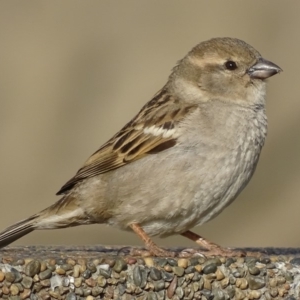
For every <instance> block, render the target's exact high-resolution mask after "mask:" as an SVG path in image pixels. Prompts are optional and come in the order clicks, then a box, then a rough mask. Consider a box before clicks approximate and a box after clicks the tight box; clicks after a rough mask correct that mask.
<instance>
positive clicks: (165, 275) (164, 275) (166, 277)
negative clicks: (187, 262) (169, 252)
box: [161, 271, 174, 282]
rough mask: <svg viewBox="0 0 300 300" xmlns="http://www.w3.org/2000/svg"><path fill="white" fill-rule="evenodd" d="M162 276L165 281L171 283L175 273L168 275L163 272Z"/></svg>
mask: <svg viewBox="0 0 300 300" xmlns="http://www.w3.org/2000/svg"><path fill="white" fill-rule="evenodd" d="M161 276H162V278H163V280H164V281H166V282H170V281H172V280H173V278H174V274H173V273H168V272H165V271H161Z"/></svg>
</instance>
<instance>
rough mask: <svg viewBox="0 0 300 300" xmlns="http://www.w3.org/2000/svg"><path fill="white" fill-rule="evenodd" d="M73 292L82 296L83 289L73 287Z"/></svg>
mask: <svg viewBox="0 0 300 300" xmlns="http://www.w3.org/2000/svg"><path fill="white" fill-rule="evenodd" d="M75 294H76V295H79V296H83V289H82V288H76V289H75Z"/></svg>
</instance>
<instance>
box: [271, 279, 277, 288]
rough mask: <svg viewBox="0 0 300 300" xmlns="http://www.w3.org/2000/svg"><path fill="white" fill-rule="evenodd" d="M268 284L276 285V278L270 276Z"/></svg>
mask: <svg viewBox="0 0 300 300" xmlns="http://www.w3.org/2000/svg"><path fill="white" fill-rule="evenodd" d="M269 284H270V287H276V286H277V279H276V278H270V280H269Z"/></svg>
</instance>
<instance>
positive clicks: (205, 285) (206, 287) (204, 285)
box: [203, 278, 211, 291]
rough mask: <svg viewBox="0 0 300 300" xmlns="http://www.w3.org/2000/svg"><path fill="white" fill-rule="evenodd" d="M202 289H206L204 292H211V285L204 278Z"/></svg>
mask: <svg viewBox="0 0 300 300" xmlns="http://www.w3.org/2000/svg"><path fill="white" fill-rule="evenodd" d="M203 288H204V289H206V290H209V291H211V283H210V280H207V279H206V278H204V284H203Z"/></svg>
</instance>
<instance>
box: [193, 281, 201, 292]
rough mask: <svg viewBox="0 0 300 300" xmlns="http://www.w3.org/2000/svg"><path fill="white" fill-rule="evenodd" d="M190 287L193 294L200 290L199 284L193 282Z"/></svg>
mask: <svg viewBox="0 0 300 300" xmlns="http://www.w3.org/2000/svg"><path fill="white" fill-rule="evenodd" d="M192 287H193V290H194V292H197V291H198V290H199V288H200V284H199V282H193V284H192Z"/></svg>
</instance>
